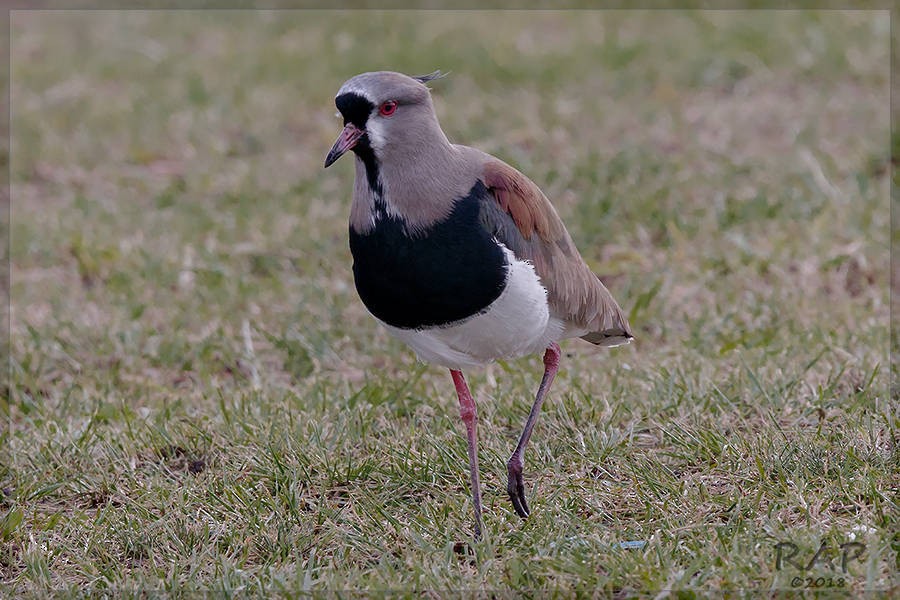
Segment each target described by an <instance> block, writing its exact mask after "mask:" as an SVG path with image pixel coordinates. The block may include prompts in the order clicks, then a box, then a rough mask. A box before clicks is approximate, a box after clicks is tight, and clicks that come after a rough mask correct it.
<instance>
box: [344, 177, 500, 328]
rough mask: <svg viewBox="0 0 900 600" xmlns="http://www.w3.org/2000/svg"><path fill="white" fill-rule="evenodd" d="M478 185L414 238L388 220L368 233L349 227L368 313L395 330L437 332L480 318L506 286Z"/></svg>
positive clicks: (399, 224) (358, 286) (357, 278)
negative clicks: (435, 329) (481, 219)
mask: <svg viewBox="0 0 900 600" xmlns="http://www.w3.org/2000/svg"><path fill="white" fill-rule="evenodd" d="M486 193H487V190H486V189H485V187H484V185H483V184H481V182H478V183H477V184H476V185H475V187H473V188H472V191H471V192H470V193H469V195H468V196H466V197H465V198H463V199H461V200H459V201H457V203H456V205H455V207H454V209H453V212H451V213H450V215H449V216H448V217H447V218H446V219H445V220H444V221H441V222H439V223H436V224H435V225H434V226H432V227H431V228H430V229H428V230H427V231H425V232H423V233H420V234H418V235H417V236H415V237H410V236H409V235H408V234H407V232H406V230H405V228H404V226H403V223H402V222H401V221H399V220H397V219H394V218H392V217H389V216H387V215H385V216H382V218H380V219H379V220H378V221H377V222H376V225H375V227H374V229H372V230H371V231H369V232H367V233H366V234H364V235H361V234H358V233H356V232H354V231H353V228H351V229H350V251H351V252H352V253H353V278H354V280H355V282H356V289H357V291H358V292H359V296H360V298H361V299H362V301H363V303H364V304H365V305H366V308H368V309H369V311H371V313H372V314H373V315H375V316H376V317H378V318H379V319H381V320H382V321H384V322H385V323H388V324H389V325H393V326H395V327H400V328H403V329H418V328H423V327H434V326H439V325H445V324H447V323H452V322H453V321H458V320H460V319H464V318H466V317H470V316H472V315H475V314H477V313H479V312H481V311H483V310H484V309H485V308H487V307H488V306H490V304H491V303H492V302H493V301H494V300H496V299H497V297H498V296H499V295H500V293H501V292H502V291H503V288H504V287H505V286H506V276H507V269H508V265H507V264H506V257H505V256H504V253H503V250H502V249H501V248H500V246H498V245H497V243H496V242H495V241H494V240H493V239H491V235H490V233H489V232H488V231H487V230H486V229H485V228H484V227H483V226H482V225H481V224H480V223H479V219H478V215H479V210H480V203H481V200H480V199H481V198H483V197H484V195H485V194H486Z"/></svg>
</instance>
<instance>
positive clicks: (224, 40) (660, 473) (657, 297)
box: [0, 11, 900, 597]
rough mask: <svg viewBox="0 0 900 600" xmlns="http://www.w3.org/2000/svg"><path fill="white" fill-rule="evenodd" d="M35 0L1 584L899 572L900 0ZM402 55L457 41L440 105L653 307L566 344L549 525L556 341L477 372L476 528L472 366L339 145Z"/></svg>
mask: <svg viewBox="0 0 900 600" xmlns="http://www.w3.org/2000/svg"><path fill="white" fill-rule="evenodd" d="M11 24H12V29H11V53H12V54H11V58H12V60H11V74H10V84H11V95H10V101H11V153H10V175H11V182H12V187H11V191H12V198H13V202H12V212H11V220H12V232H11V234H12V235H11V244H10V254H11V263H12V266H11V268H12V270H11V274H12V277H11V286H12V287H11V313H12V319H11V353H12V372H11V378H12V380H11V384H12V385H11V389H10V391H11V393H10V396H9V398H8V399H7V401H5V402H4V403H3V404H2V407H3V410H4V412H5V413H6V415H7V422H8V425H9V427H8V429H7V430H6V431H4V432H3V433H2V448H0V457H2V459H0V489H2V496H0V537H2V540H3V541H2V544H0V581H2V582H3V586H2V587H3V589H4V592H3V594H8V595H10V596H13V595H32V596H38V595H44V594H46V593H47V592H48V591H51V590H54V591H69V592H78V591H82V590H85V591H89V592H93V593H97V594H99V593H103V592H104V591H108V590H112V591H114V593H115V594H116V595H135V596H136V595H140V593H141V590H148V589H149V590H157V591H167V592H171V593H174V594H176V595H180V593H186V592H185V591H186V590H216V591H219V592H223V593H224V594H225V595H255V594H267V595H270V594H282V595H293V594H295V593H297V592H299V591H308V592H322V591H325V590H361V589H364V590H370V591H377V590H388V589H390V590H406V591H413V590H415V591H418V592H422V591H425V590H497V591H499V590H504V589H509V588H515V589H520V590H523V589H538V588H542V589H555V590H559V591H567V592H572V591H574V590H576V589H577V590H582V591H587V592H594V593H602V594H604V595H608V594H610V595H619V596H631V595H641V594H654V595H655V594H657V593H659V592H667V591H668V592H672V593H679V595H684V596H686V597H690V596H691V594H693V593H699V594H708V593H711V592H713V591H715V590H723V589H727V590H732V592H733V593H735V594H737V595H744V594H749V593H751V591H752V590H756V591H761V590H777V589H791V588H792V587H794V586H796V585H797V580H798V579H799V581H800V585H801V586H807V585H809V586H812V587H816V586H819V587H823V588H824V589H827V590H828V591H830V592H835V593H852V594H859V593H861V592H862V591H878V590H881V591H882V592H885V591H887V590H890V589H892V588H893V589H896V588H895V586H896V580H895V579H894V577H895V574H896V572H897V571H898V567H900V562H898V561H900V558H898V555H900V538H898V534H897V531H898V506H897V495H896V493H897V477H896V476H897V472H896V465H897V463H898V459H900V455H898V448H897V440H898V437H900V436H898V425H900V423H898V418H897V412H896V403H895V398H893V397H892V396H891V390H890V387H889V381H888V380H889V376H890V372H891V364H890V361H889V358H888V347H889V343H890V335H889V302H890V297H889V286H888V282H889V276H890V265H889V259H888V247H889V243H890V224H889V219H888V218H887V214H888V211H889V201H888V197H889V193H890V192H889V189H890V181H889V178H890V173H891V170H892V168H893V167H892V163H891V138H890V125H889V122H890V114H889V75H890V73H889V68H890V67H889V57H890V46H889V42H890V38H889V16H888V13H887V12H885V11H882V12H862V11H860V12H844V13H841V12H809V11H800V12H777V13H775V12H765V11H756V12H674V11H669V12H665V11H653V12H630V11H610V12H604V11H596V12H584V13H579V12H574V11H564V12H512V11H511V12H487V13H477V12H457V13H437V12H424V13H415V12H397V13H385V12H378V11H367V12H327V11H302V12H218V13H217V12H186V11H178V12H165V11H156V12H115V11H112V12H102V13H101V12H77V11H65V12H53V11H48V12H22V11H19V12H15V13H13V15H12V18H11ZM381 68H390V69H395V70H400V71H404V72H409V73H427V72H430V71H432V70H434V69H435V68H441V69H444V70H449V71H451V72H452V73H451V75H450V76H449V77H448V78H446V79H443V80H441V81H439V82H436V83H434V84H433V86H432V87H433V89H434V94H435V102H436V106H437V110H438V113H439V116H440V118H441V121H442V124H443V126H444V128H445V130H446V131H447V133H448V135H449V136H450V137H451V139H453V140H455V141H460V142H464V143H468V144H470V145H474V146H478V147H480V148H482V149H484V150H486V151H488V152H492V153H495V154H496V155H498V156H500V157H502V158H503V159H505V160H507V161H509V162H511V163H512V164H514V165H515V166H517V167H518V168H520V169H521V170H522V171H524V172H525V173H527V174H528V175H529V176H530V177H532V178H533V179H534V180H535V181H536V182H538V183H539V185H541V186H542V187H543V189H544V190H545V192H546V193H547V195H548V196H549V197H550V198H551V199H552V200H553V201H554V203H555V204H556V206H557V208H558V209H559V211H560V213H561V214H562V215H563V217H564V219H565V220H566V222H567V223H568V225H569V228H570V230H571V232H572V234H573V237H574V238H575V241H576V243H577V244H578V246H579V248H580V249H581V251H582V253H583V254H584V256H585V258H586V260H587V261H588V262H589V264H590V265H591V266H592V267H593V268H594V269H595V270H596V271H597V272H598V273H600V274H601V275H602V276H603V277H604V278H605V280H606V281H607V282H608V285H609V287H610V288H611V289H612V291H613V293H614V295H615V296H616V298H618V299H619V301H620V303H621V304H622V305H623V307H625V310H626V311H628V312H629V313H630V316H631V319H632V324H633V326H634V328H635V332H636V335H637V341H636V343H634V344H632V345H631V346H629V347H625V348H619V349H615V350H612V351H600V350H598V349H596V348H593V347H591V346H589V345H587V344H584V343H582V342H580V341H578V340H576V341H571V342H568V343H566V344H565V346H564V350H565V353H566V356H565V358H564V362H563V369H562V371H561V374H560V376H559V378H558V379H557V383H556V385H555V387H554V390H553V392H552V394H551V398H550V400H549V401H548V402H547V403H546V404H545V410H544V412H543V414H542V415H541V418H540V420H539V421H538V426H537V428H536V430H535V435H534V438H533V440H532V444H531V446H530V448H529V452H528V454H527V456H526V471H525V475H526V481H527V484H528V485H529V487H530V495H529V498H530V499H531V501H532V504H533V507H532V508H533V510H532V513H533V514H532V517H531V518H530V519H529V520H528V521H527V522H522V521H521V520H520V519H519V518H518V517H516V516H515V514H514V513H513V512H512V510H511V505H510V504H509V502H508V500H507V499H506V498H505V468H504V467H505V461H506V458H507V457H508V455H509V452H511V450H512V448H513V446H514V443H515V438H516V436H517V434H518V431H519V429H520V428H521V425H522V423H523V422H524V419H525V416H526V414H527V411H528V408H529V406H530V399H531V396H532V394H533V392H534V389H535V387H536V385H537V381H538V378H539V375H540V359H539V357H533V358H529V359H523V360H520V361H516V362H513V363H509V364H502V363H501V364H496V365H492V366H491V367H489V368H486V369H484V370H482V371H473V372H471V373H469V374H468V375H469V380H470V383H471V385H472V387H473V390H474V393H475V395H476V401H477V403H478V405H479V410H480V413H479V418H480V423H481V425H480V435H481V454H480V456H481V463H482V479H483V487H484V488H485V509H486V515H485V516H486V523H485V524H486V528H487V532H486V539H485V540H484V541H482V542H480V543H470V535H471V527H472V525H471V520H472V518H471V515H472V509H471V503H470V500H469V491H468V484H467V470H466V451H465V439H464V435H463V430H462V427H461V423H460V422H459V419H458V417H457V406H456V399H455V397H454V393H453V388H452V385H451V383H450V379H449V377H448V376H447V374H446V373H445V372H444V371H443V370H441V369H438V368H433V367H427V366H424V365H420V364H417V363H416V362H415V359H414V357H413V356H412V355H411V353H410V352H409V351H408V350H407V349H405V348H404V347H402V346H401V345H400V344H399V343H398V342H396V341H393V340H392V339H390V338H389V337H388V336H387V334H386V333H385V332H384V331H381V330H380V329H378V327H377V326H376V324H375V323H374V322H373V320H372V319H371V317H369V315H368V314H367V313H366V311H365V310H364V308H363V307H362V305H361V303H360V302H359V300H358V299H357V297H356V294H355V291H354V290H353V285H352V277H351V273H350V256H349V251H348V249H347V240H346V227H347V225H346V222H347V215H348V210H349V197H350V190H351V185H352V183H351V180H352V177H353V175H352V170H353V168H352V165H351V161H341V162H340V163H339V164H338V165H336V166H335V167H333V168H332V169H329V170H328V171H323V170H322V169H321V163H322V160H323V157H324V155H325V153H326V152H327V150H328V148H329V147H330V145H331V142H332V141H333V139H334V138H335V137H336V136H337V133H338V131H339V128H340V122H339V121H338V119H336V118H334V116H333V114H334V108H333V104H332V97H333V94H334V92H335V90H337V88H338V87H339V86H340V84H341V83H342V82H343V81H344V80H345V79H346V78H348V77H350V76H352V75H354V74H356V73H358V72H361V71H365V70H373V69H381ZM894 143H895V144H896V139H895V141H894ZM628 541H641V542H644V545H643V546H642V547H635V548H622V547H620V543H621V542H628ZM848 543H855V544H862V546H863V548H864V552H863V553H862V554H861V556H860V557H859V558H857V559H855V560H850V561H849V564H848V565H847V570H846V572H845V571H844V570H843V569H842V568H841V560H840V557H841V554H842V552H843V550H842V548H841V545H842V544H848ZM777 544H793V545H794V546H795V547H796V549H797V554H796V556H794V557H793V558H792V559H791V560H788V561H787V562H784V561H782V562H781V564H778V562H777V560H778V552H779V550H778V549H777V547H776V545H777ZM823 544H824V545H825V551H824V553H823V554H820V555H819V557H818V559H817V560H812V559H813V558H814V557H815V555H816V552H817V550H819V549H820V548H821V547H822V545H823ZM780 548H782V549H783V548H787V546H781V547H780ZM846 548H849V549H851V550H853V549H854V548H855V546H849V547H846V546H845V548H844V549H846ZM826 559H827V560H826ZM820 577H821V579H819V578H820ZM807 578H809V579H807Z"/></svg>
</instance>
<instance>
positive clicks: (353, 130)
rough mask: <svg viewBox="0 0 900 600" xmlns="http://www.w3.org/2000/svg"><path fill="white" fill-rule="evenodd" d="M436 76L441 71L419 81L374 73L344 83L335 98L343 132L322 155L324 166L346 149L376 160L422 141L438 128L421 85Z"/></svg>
mask: <svg viewBox="0 0 900 600" xmlns="http://www.w3.org/2000/svg"><path fill="white" fill-rule="evenodd" d="M439 77H443V75H442V74H441V72H440V71H435V72H434V73H431V74H429V75H422V76H420V77H410V76H408V75H403V74H402V73H394V72H392V71H376V72H373V73H362V74H361V75H357V76H356V77H353V78H351V79H348V80H347V81H346V82H345V83H344V85H342V86H341V89H340V90H339V91H338V93H337V96H335V99H334V103H335V105H336V106H337V108H338V111H340V114H341V116H342V117H343V118H344V130H343V131H341V135H340V136H338V139H337V141H335V143H334V146H332V147H331V151H330V152H329V153H328V156H326V157H325V167H329V166H330V165H331V164H333V163H334V162H335V161H336V160H337V159H339V158H340V157H341V156H342V155H344V154H345V153H346V152H347V151H348V150H353V151H354V152H355V153H357V154H358V155H362V154H364V153H367V152H371V153H373V154H374V156H375V158H376V159H380V158H382V157H383V156H384V154H385V153H387V152H388V151H389V149H390V148H391V147H392V146H409V145H410V143H413V144H414V143H415V142H421V141H424V139H423V138H427V136H428V135H429V134H430V132H432V131H434V130H435V127H436V126H437V119H436V117H435V115H434V106H433V105H432V103H431V94H430V92H429V91H428V88H427V87H426V85H425V84H426V83H428V82H429V81H432V80H434V79H437V78H439ZM436 129H437V131H440V127H439V126H437V127H436Z"/></svg>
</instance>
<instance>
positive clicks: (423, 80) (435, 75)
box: [412, 69, 450, 84]
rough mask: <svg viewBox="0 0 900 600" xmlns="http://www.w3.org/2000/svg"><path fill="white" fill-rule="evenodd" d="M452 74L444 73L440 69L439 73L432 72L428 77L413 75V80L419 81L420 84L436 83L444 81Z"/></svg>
mask: <svg viewBox="0 0 900 600" xmlns="http://www.w3.org/2000/svg"><path fill="white" fill-rule="evenodd" d="M449 74H450V73H449V72H447V73H442V72H441V71H440V69H438V70H437V71H432V72H431V73H429V74H428V75H412V78H413V79H415V80H416V81H418V82H419V83H423V84H424V83H428V82H429V81H434V80H435V79H442V78H444V77H446V76H447V75H449Z"/></svg>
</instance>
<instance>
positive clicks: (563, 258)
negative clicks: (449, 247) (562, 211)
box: [481, 159, 632, 346]
mask: <svg viewBox="0 0 900 600" xmlns="http://www.w3.org/2000/svg"><path fill="white" fill-rule="evenodd" d="M483 181H484V184H485V186H486V187H487V188H488V191H489V192H490V196H491V197H490V198H488V199H486V202H485V204H484V205H483V206H482V210H481V222H482V224H483V225H484V226H485V227H488V228H489V229H490V230H491V231H492V233H493V235H494V236H496V238H497V239H498V240H499V241H501V242H502V243H503V244H504V245H506V246H507V247H508V248H509V249H510V250H512V252H513V253H514V254H515V255H516V256H517V257H518V258H521V259H525V260H529V261H531V263H532V264H534V268H535V271H536V272H537V274H538V276H539V277H540V278H541V282H542V283H543V284H544V286H545V287H546V288H547V300H548V302H549V304H550V310H551V312H553V313H554V314H555V315H556V316H558V317H560V318H562V319H563V320H565V321H566V322H567V323H569V324H571V325H572V326H573V328H574V329H578V330H587V333H585V334H584V335H582V338H583V339H585V340H587V341H589V342H591V343H593V344H599V345H602V346H616V345H619V344H622V343H626V342H628V341H630V340H631V339H632V335H631V327H630V325H629V324H628V319H627V318H626V316H625V313H624V312H623V311H622V309H621V308H620V307H619V305H618V304H617V303H616V301H615V299H613V297H612V294H610V293H609V290H607V289H606V287H605V286H604V285H603V283H602V282H601V281H600V279H599V278H598V277H597V276H596V275H595V274H594V273H593V272H592V271H591V270H590V268H589V267H588V266H587V264H586V263H585V262H584V259H583V258H582V257H581V255H580V254H579V253H578V250H577V249H576V248H575V244H574V243H573V242H572V237H571V236H570V235H569V233H568V232H567V231H566V228H565V226H564V225H563V222H562V220H561V219H560V218H559V215H558V214H557V212H556V209H554V208H553V205H552V204H551V203H550V201H549V200H547V197H546V196H544V194H543V192H541V190H540V188H538V186H537V185H535V184H534V182H532V181H531V180H530V179H528V178H527V177H525V176H524V175H523V174H522V173H520V172H519V171H517V170H516V169H514V168H513V167H511V166H509V165H507V164H506V163H504V162H502V161H500V160H497V159H491V160H488V161H487V162H485V164H484V171H483Z"/></svg>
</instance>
